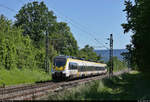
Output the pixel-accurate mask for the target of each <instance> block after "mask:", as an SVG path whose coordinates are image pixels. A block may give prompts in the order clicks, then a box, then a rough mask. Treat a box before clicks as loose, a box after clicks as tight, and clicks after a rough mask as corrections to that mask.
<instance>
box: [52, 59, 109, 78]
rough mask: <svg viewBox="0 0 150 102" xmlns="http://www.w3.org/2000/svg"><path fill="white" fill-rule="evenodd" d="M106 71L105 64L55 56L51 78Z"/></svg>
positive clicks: (95, 73)
mask: <svg viewBox="0 0 150 102" xmlns="http://www.w3.org/2000/svg"><path fill="white" fill-rule="evenodd" d="M106 73H107V69H106V64H102V63H96V62H91V61H85V60H82V59H77V58H74V57H69V56H56V57H55V58H54V65H53V68H52V79H53V80H66V79H73V78H79V77H85V76H93V75H101V74H106Z"/></svg>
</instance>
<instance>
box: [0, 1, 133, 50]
mask: <svg viewBox="0 0 150 102" xmlns="http://www.w3.org/2000/svg"><path fill="white" fill-rule="evenodd" d="M32 1H39V2H41V1H44V3H45V4H46V6H47V7H48V9H49V10H52V11H53V12H54V14H55V15H56V16H57V21H58V22H67V23H68V26H69V27H70V28H71V32H72V33H73V36H74V37H75V39H76V40H77V43H78V46H79V48H83V47H84V46H85V45H87V44H89V45H90V46H93V47H94V48H95V49H106V47H107V48H109V41H108V40H107V38H109V36H110V34H113V41H114V44H113V45H114V49H124V48H125V46H126V45H127V44H129V43H130V40H131V37H130V36H131V32H129V33H127V34H124V33H123V28H122V27H121V24H122V23H125V22H126V13H125V12H123V9H124V8H125V5H124V0H0V14H3V15H4V16H6V17H7V18H8V19H11V20H13V21H15V18H14V16H15V15H16V14H17V13H18V11H19V10H20V9H21V7H22V6H23V5H24V4H26V3H28V2H32ZM106 43H108V44H106ZM104 46H105V47H104Z"/></svg>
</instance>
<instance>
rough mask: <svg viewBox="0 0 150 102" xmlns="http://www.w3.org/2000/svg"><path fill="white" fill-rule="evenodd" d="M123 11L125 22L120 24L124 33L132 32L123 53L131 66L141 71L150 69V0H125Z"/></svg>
mask: <svg viewBox="0 0 150 102" xmlns="http://www.w3.org/2000/svg"><path fill="white" fill-rule="evenodd" d="M124 12H126V14H127V23H124V24H122V27H123V29H124V33H127V32H129V31H131V32H132V34H133V35H132V36H131V38H132V40H131V44H129V45H127V49H128V51H129V52H128V53H123V55H124V56H125V58H126V60H128V61H129V63H130V65H131V67H132V68H137V69H138V70H140V71H142V72H149V71H150V62H149V60H150V54H149V53H150V45H149V44H150V0H134V3H133V2H131V1H130V0H126V1H125V9H124Z"/></svg>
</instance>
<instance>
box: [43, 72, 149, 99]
mask: <svg viewBox="0 0 150 102" xmlns="http://www.w3.org/2000/svg"><path fill="white" fill-rule="evenodd" d="M149 77H150V75H149V74H143V73H140V72H138V71H132V72H130V73H126V74H122V75H120V76H114V77H112V78H111V79H102V80H98V81H94V82H91V83H90V84H86V85H81V86H77V87H76V88H73V89H71V90H67V91H65V92H62V93H59V94H57V95H56V96H51V95H49V96H48V98H46V99H48V100H139V99H150V78H149Z"/></svg>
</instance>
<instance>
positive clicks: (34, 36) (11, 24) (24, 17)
mask: <svg viewBox="0 0 150 102" xmlns="http://www.w3.org/2000/svg"><path fill="white" fill-rule="evenodd" d="M14 17H15V21H12V20H8V19H7V18H6V17H5V16H4V15H2V14H1V15H0V36H1V37H0V60H1V61H0V68H1V69H7V70H10V69H31V70H34V69H41V70H45V57H46V50H45V49H46V44H45V42H46V34H47V35H48V39H49V42H48V45H49V50H48V59H49V62H50V65H51V63H52V60H53V58H54V57H55V56H57V55H67V56H75V57H80V58H85V59H86V60H88V59H91V60H93V61H97V60H100V56H97V54H96V53H95V52H94V51H93V47H91V46H89V45H86V46H85V48H82V49H79V47H78V44H77V41H76V39H75V38H74V36H73V34H72V32H71V30H70V27H69V26H68V25H67V23H65V22H58V21H57V17H56V16H55V14H54V12H53V11H50V10H48V7H47V6H46V5H45V4H44V2H43V1H42V2H37V1H34V2H30V3H27V4H25V5H24V6H23V7H22V8H21V9H20V10H19V12H18V13H17V14H16V15H15V16H14Z"/></svg>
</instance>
